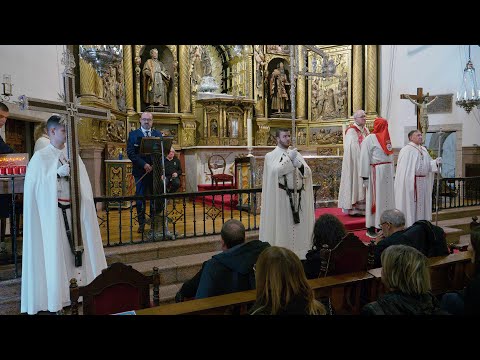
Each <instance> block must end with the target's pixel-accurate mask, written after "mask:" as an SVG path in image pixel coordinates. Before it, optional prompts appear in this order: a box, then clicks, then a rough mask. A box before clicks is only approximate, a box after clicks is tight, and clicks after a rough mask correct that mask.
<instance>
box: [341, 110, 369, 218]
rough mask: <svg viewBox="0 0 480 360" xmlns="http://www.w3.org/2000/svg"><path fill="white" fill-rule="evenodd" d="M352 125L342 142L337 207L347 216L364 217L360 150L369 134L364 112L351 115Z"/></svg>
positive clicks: (359, 111) (360, 111)
mask: <svg viewBox="0 0 480 360" xmlns="http://www.w3.org/2000/svg"><path fill="white" fill-rule="evenodd" d="M353 120H354V123H353V124H351V125H350V126H349V127H348V128H347V130H346V131H345V139H344V141H343V161H342V177H341V178H340V189H339V190H338V207H339V208H342V211H343V213H345V214H349V215H365V190H364V189H363V182H362V179H361V178H360V148H361V145H362V141H363V139H364V138H365V137H367V135H368V134H369V133H370V132H369V131H368V128H367V127H366V126H365V122H366V115H365V111H364V110H357V111H355V113H354V114H353Z"/></svg>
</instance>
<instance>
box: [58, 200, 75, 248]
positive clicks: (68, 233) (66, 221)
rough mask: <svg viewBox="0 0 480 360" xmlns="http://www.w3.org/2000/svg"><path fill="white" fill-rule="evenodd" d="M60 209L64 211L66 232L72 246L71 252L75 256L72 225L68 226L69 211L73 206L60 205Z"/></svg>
mask: <svg viewBox="0 0 480 360" xmlns="http://www.w3.org/2000/svg"><path fill="white" fill-rule="evenodd" d="M58 207H59V208H60V209H62V214H63V222H64V223H65V231H66V232H67V239H68V243H69V244H70V250H72V254H73V255H75V245H74V244H73V239H72V230H70V225H69V224H68V217H67V209H70V208H71V205H70V204H67V205H63V204H60V203H58Z"/></svg>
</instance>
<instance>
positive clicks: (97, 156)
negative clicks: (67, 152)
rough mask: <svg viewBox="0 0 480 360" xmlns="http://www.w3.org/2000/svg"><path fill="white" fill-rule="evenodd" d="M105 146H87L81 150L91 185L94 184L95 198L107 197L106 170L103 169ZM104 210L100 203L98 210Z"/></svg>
mask: <svg viewBox="0 0 480 360" xmlns="http://www.w3.org/2000/svg"><path fill="white" fill-rule="evenodd" d="M104 148H105V147H104V146H103V145H87V146H83V147H82V148H81V149H80V156H81V158H82V160H83V162H84V163H85V167H86V169H87V173H88V177H89V178H90V183H91V184H92V192H93V197H97V196H103V195H105V189H104V186H103V184H104V181H103V179H104V178H105V169H104V167H103V158H102V153H103V150H104ZM101 209H102V204H101V203H99V204H98V206H97V210H101Z"/></svg>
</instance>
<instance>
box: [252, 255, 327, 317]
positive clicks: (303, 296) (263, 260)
mask: <svg viewBox="0 0 480 360" xmlns="http://www.w3.org/2000/svg"><path fill="white" fill-rule="evenodd" d="M255 270H256V272H255V277H256V283H257V299H256V301H255V304H254V305H253V307H252V309H251V310H250V312H249V313H250V314H251V315H325V313H326V310H325V307H324V306H323V304H322V303H321V302H319V301H318V300H316V299H315V296H314V292H313V290H312V288H311V287H310V285H309V283H308V281H307V277H306V276H305V272H304V271H303V266H302V263H301V261H300V259H299V257H298V256H297V255H295V253H294V252H293V251H291V250H289V249H287V248H284V247H280V246H271V247H269V248H268V249H265V251H263V252H262V253H261V254H260V256H259V257H258V260H257V263H256V266H255Z"/></svg>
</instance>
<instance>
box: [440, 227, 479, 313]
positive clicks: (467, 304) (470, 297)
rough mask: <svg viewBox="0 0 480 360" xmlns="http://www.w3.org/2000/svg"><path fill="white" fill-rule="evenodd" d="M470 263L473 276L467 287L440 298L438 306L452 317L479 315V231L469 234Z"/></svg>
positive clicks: (475, 230)
mask: <svg viewBox="0 0 480 360" xmlns="http://www.w3.org/2000/svg"><path fill="white" fill-rule="evenodd" d="M471 243H472V251H473V253H472V262H473V263H474V264H475V269H474V275H473V278H472V279H471V280H470V282H469V283H468V285H467V286H466V287H465V288H464V289H463V290H460V291H456V292H449V293H446V294H444V295H443V296H442V301H441V303H440V306H441V308H442V309H443V310H445V311H448V312H449V313H450V314H452V315H480V264H479V262H480V229H479V228H477V229H474V230H473V231H472V234H471Z"/></svg>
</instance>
